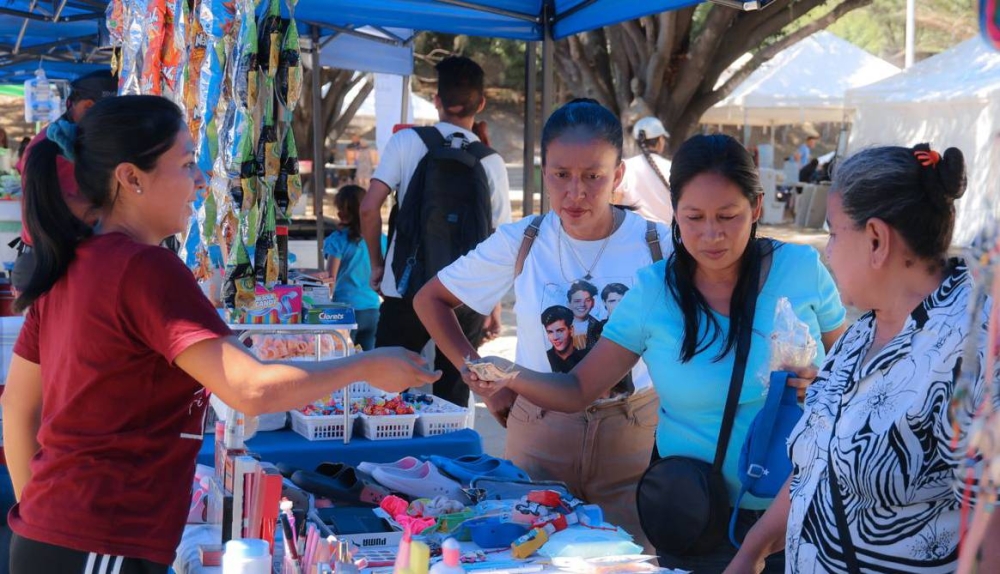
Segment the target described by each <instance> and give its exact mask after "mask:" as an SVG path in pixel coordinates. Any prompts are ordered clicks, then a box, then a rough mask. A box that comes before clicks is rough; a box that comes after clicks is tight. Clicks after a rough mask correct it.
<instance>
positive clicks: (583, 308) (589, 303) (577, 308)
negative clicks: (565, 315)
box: [569, 290, 594, 320]
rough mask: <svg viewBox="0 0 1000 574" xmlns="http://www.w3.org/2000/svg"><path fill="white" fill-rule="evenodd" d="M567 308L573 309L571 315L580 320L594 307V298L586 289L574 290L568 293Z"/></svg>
mask: <svg viewBox="0 0 1000 574" xmlns="http://www.w3.org/2000/svg"><path fill="white" fill-rule="evenodd" d="M569 308H570V309H571V310H572V311H573V316H574V317H576V319H577V320H581V319H583V318H584V317H586V316H587V315H589V314H590V310H591V309H593V308H594V298H593V297H591V295H590V293H588V292H586V291H583V290H581V291H575V292H573V293H572V294H570V298H569Z"/></svg>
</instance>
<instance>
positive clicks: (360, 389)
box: [347, 381, 385, 401]
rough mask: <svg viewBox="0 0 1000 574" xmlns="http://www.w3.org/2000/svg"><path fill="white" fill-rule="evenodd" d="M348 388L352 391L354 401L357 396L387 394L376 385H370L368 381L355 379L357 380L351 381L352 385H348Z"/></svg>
mask: <svg viewBox="0 0 1000 574" xmlns="http://www.w3.org/2000/svg"><path fill="white" fill-rule="evenodd" d="M347 389H348V390H349V391H350V393H351V400H352V401H353V400H354V399H356V398H358V399H359V398H362V397H365V398H367V397H377V396H380V395H383V394H385V393H383V392H382V391H381V390H380V389H376V388H375V387H373V386H371V385H369V384H368V382H367V381H355V382H353V383H351V384H350V385H347Z"/></svg>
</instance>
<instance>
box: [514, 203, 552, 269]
mask: <svg viewBox="0 0 1000 574" xmlns="http://www.w3.org/2000/svg"><path fill="white" fill-rule="evenodd" d="M546 215H547V214H544V213H543V214H542V215H536V216H534V217H532V218H531V223H530V224H529V225H528V227H527V228H525V230H524V238H522V239H521V248H520V249H518V251H517V260H516V261H514V279H517V278H518V277H520V275H521V271H523V270H524V260H525V259H527V258H528V252H529V251H531V246H532V245H534V244H535V238H536V237H538V230H539V229H541V227H542V220H543V219H545V216H546Z"/></svg>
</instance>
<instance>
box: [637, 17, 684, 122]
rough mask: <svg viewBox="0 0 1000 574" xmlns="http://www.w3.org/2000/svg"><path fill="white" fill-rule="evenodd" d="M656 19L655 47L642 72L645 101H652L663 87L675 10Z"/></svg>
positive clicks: (670, 55)
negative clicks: (657, 24)
mask: <svg viewBox="0 0 1000 574" xmlns="http://www.w3.org/2000/svg"><path fill="white" fill-rule="evenodd" d="M658 20H659V26H657V30H656V32H657V33H656V36H655V37H654V46H655V48H654V49H653V53H652V55H651V56H650V57H649V62H648V63H647V64H646V68H645V74H644V75H645V77H644V80H645V84H646V92H645V94H644V99H645V100H646V101H647V102H654V103H655V102H656V100H658V99H659V98H660V90H661V89H662V88H663V83H664V79H665V78H664V76H665V75H666V71H667V64H669V62H670V59H671V57H672V56H673V52H672V51H671V49H670V48H671V45H672V44H673V40H674V38H673V36H672V35H673V32H674V26H675V22H676V20H677V14H676V12H663V13H661V14H660V15H659V16H658Z"/></svg>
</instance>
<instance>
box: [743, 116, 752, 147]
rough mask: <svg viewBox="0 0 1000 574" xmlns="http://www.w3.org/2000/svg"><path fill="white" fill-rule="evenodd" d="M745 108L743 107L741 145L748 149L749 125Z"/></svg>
mask: <svg viewBox="0 0 1000 574" xmlns="http://www.w3.org/2000/svg"><path fill="white" fill-rule="evenodd" d="M747 115H748V114H747V109H746V108H743V147H745V148H747V149H750V130H752V129H753V128H751V127H750V123H749V118H748V117H747Z"/></svg>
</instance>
